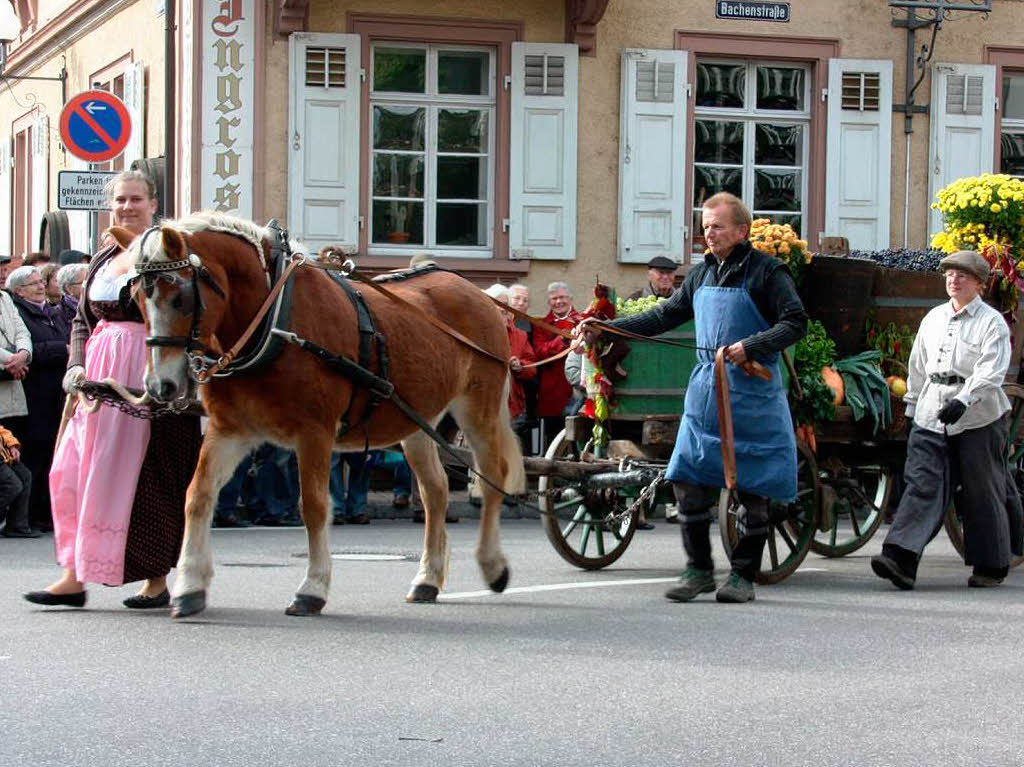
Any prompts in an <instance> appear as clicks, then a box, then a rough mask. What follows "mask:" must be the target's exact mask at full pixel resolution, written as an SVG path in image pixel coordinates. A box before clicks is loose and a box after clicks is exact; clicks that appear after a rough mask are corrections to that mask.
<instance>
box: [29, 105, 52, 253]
mask: <svg viewBox="0 0 1024 767" xmlns="http://www.w3.org/2000/svg"><path fill="white" fill-rule="evenodd" d="M49 192H50V118H49V117H48V116H47V115H40V116H39V117H37V118H36V119H35V122H34V124H33V126H32V228H31V230H30V231H29V245H28V250H29V251H33V250H36V249H37V248H38V245H39V231H40V229H41V228H42V224H43V215H44V214H45V213H46V210H47V205H48V203H49V199H50V195H49Z"/></svg>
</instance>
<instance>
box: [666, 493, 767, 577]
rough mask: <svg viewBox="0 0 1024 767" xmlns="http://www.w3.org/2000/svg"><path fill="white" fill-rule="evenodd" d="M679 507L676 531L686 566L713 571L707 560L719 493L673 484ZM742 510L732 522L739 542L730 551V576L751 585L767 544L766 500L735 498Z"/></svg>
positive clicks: (709, 556)
mask: <svg viewBox="0 0 1024 767" xmlns="http://www.w3.org/2000/svg"><path fill="white" fill-rule="evenodd" d="M672 491H673V492H674V493H675V496H676V503H677V504H678V505H679V523H680V524H679V528H680V531H681V532H682V535H683V550H684V551H685V552H686V560H687V562H686V566H687V567H692V568H694V569H696V570H707V571H711V570H714V569H715V565H714V562H713V561H712V558H711V522H712V520H713V519H714V518H715V517H716V516H717V514H716V506H717V504H718V495H719V489H718V488H716V487H707V486H705V485H693V484H690V483H689V482H673V483H672ZM739 498H740V503H741V504H742V506H743V509H742V510H741V512H740V514H739V516H738V518H737V520H736V522H737V532H738V533H739V535H740V539H739V541H738V542H737V544H736V548H734V549H733V551H732V558H731V560H730V565H731V567H732V570H733V572H735V573H737V574H739V575H741V576H743V577H744V578H746V579H747V580H748V581H753V580H754V576H755V575H757V571H758V569H759V568H760V567H761V553H762V552H763V551H764V544H765V542H766V541H767V540H768V529H769V527H768V499H767V498H764V497H763V496H760V495H752V494H750V493H743V492H741V493H740V494H739Z"/></svg>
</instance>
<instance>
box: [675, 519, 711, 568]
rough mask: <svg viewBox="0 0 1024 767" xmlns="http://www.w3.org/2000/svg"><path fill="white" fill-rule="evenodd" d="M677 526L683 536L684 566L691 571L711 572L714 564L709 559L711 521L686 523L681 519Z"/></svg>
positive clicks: (685, 520) (703, 520) (702, 520)
mask: <svg viewBox="0 0 1024 767" xmlns="http://www.w3.org/2000/svg"><path fill="white" fill-rule="evenodd" d="M681 522H682V524H680V525H679V529H680V532H681V533H682V534H683V550H684V551H685V552H686V560H687V562H686V566H687V567H688V568H690V569H693V570H702V571H705V572H713V571H714V569H715V563H714V562H713V561H712V559H711V520H708V519H701V520H697V521H692V522H691V521H687V519H686V517H682V519H681Z"/></svg>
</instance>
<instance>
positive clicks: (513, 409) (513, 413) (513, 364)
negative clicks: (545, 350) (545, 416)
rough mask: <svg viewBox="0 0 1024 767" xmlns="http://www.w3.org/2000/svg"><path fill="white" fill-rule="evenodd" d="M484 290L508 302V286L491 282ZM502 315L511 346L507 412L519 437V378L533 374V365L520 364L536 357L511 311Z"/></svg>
mask: <svg viewBox="0 0 1024 767" xmlns="http://www.w3.org/2000/svg"><path fill="white" fill-rule="evenodd" d="M484 293H486V294H487V295H489V296H490V297H491V298H493V299H495V300H497V301H501V303H503V304H508V302H509V298H510V295H509V290H508V288H506V287H505V286H504V285H501V284H498V283H495V284H494V285H491V287H489V288H487V290H485V291H484ZM502 315H503V316H504V319H505V330H507V331H508V342H509V346H510V347H511V356H510V357H509V361H508V367H509V370H511V371H512V375H511V377H510V381H509V388H508V413H509V416H510V417H511V419H512V429H513V430H514V431H515V432H516V434H518V435H519V439H520V440H522V439H523V434H522V429H523V427H524V426H525V424H526V392H525V391H524V389H523V382H524V381H530V380H532V379H534V378H536V377H537V368H535V367H523V366H524V365H532V364H533V363H534V362H536V361H537V358H536V356H534V353H533V347H532V346H530V340H529V337H528V336H527V335H526V331H523V330H520V329H519V328H517V327H516V325H515V316H514V315H513V314H512V313H511V312H502Z"/></svg>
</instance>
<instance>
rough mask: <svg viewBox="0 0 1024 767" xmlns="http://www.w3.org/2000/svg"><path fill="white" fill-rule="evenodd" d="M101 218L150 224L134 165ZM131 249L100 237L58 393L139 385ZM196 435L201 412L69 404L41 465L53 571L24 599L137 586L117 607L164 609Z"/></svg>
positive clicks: (58, 599)
mask: <svg viewBox="0 0 1024 767" xmlns="http://www.w3.org/2000/svg"><path fill="white" fill-rule="evenodd" d="M107 193H108V198H109V200H110V208H111V223H112V224H113V226H116V227H121V228H122V229H126V230H128V231H129V232H131V233H133V234H135V235H139V234H142V233H143V232H144V231H146V229H148V228H149V227H150V226H152V225H153V216H154V214H155V213H156V206H157V203H156V188H155V186H154V184H153V182H152V181H151V180H150V179H149V178H148V177H147V176H145V175H143V174H142V173H139V172H137V171H124V172H122V173H119V174H118V175H117V176H114V178H113V179H111V181H110V182H109V184H108V186H107ZM132 276H133V254H132V253H131V252H130V251H122V250H121V249H120V247H119V246H118V245H117V244H116V243H113V244H109V245H107V246H106V247H105V248H104V249H103V250H101V251H100V252H99V253H97V254H96V256H95V257H94V258H93V259H92V261H91V262H90V264H89V271H88V275H87V277H86V280H85V284H84V285H83V288H82V297H81V301H80V302H79V305H78V313H77V315H76V316H75V319H74V323H73V325H72V329H71V356H70V360H69V361H68V367H67V372H66V373H65V374H64V389H65V391H67V392H69V393H71V392H74V391H76V386H77V385H78V383H79V382H80V381H81V380H82V379H88V380H92V381H102V380H104V379H107V378H111V379H113V380H115V381H117V382H118V383H120V384H122V385H123V386H127V387H131V388H136V389H141V388H142V386H143V383H142V380H143V375H144V373H145V369H146V359H147V355H146V346H145V340H146V326H145V325H144V324H143V322H142V318H141V316H140V315H139V312H138V309H137V308H136V307H135V305H134V304H132V303H131V301H123V300H122V299H123V298H124V297H125V295H126V291H127V288H128V284H129V282H130V280H131V278H132ZM201 439H202V437H201V435H200V432H199V419H198V418H196V417H194V416H184V415H175V416H169V417H166V418H160V419H157V420H147V419H143V418H135V417H133V416H131V415H128V414H126V413H122V412H121V411H120V410H118V409H117V408H113V407H108V406H101V407H99V408H97V409H95V410H92V411H91V412H90V409H87V408H83V407H79V408H78V409H77V411H76V412H75V414H74V416H73V417H72V418H71V419H70V420H69V421H68V423H67V426H66V427H65V429H64V432H63V434H62V436H61V439H60V441H59V442H58V444H57V450H56V452H55V453H54V456H53V467H52V469H51V470H50V495H51V497H52V499H53V522H54V542H55V544H56V550H57V562H58V564H60V565H61V567H63V568H64V571H63V573H62V574H61V576H60V577H59V578H58V579H57V580H56V581H55V582H54V583H52V584H50V585H49V586H48V587H47V588H46V589H44V590H42V591H33V592H30V593H28V594H25V599H27V600H28V601H29V602H33V603H34V604H41V605H66V606H69V607H82V606H84V605H85V600H86V594H85V584H86V583H104V584H107V585H112V586H119V585H121V584H124V583H131V582H134V581H144V583H143V586H142V588H141V590H140V591H139V592H138V593H136V594H135V595H134V596H131V597H129V598H127V599H125V600H124V605H125V606H126V607H132V608H152V607H165V606H166V605H167V604H168V603H169V602H170V595H169V594H168V592H167V573H168V571H169V570H170V569H171V567H173V566H174V563H175V561H176V560H177V558H178V552H179V549H180V548H181V533H182V530H183V528H184V522H185V520H184V507H185V489H186V488H187V487H188V483H189V480H190V479H191V478H192V473H193V472H194V470H195V462H196V458H197V456H198V453H199V444H200V441H201Z"/></svg>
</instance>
